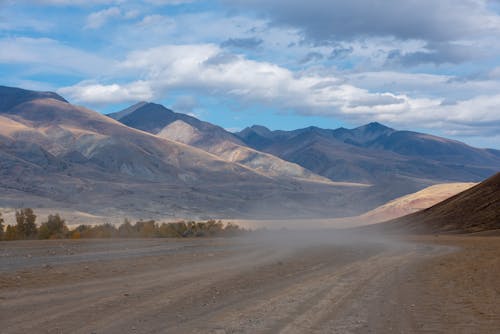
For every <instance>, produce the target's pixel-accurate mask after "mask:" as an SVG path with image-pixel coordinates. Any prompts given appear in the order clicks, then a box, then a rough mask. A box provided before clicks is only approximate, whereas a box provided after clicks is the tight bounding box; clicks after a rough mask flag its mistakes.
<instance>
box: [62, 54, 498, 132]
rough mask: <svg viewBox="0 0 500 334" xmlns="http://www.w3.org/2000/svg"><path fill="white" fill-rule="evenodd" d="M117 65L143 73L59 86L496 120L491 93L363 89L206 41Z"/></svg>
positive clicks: (124, 97) (375, 114) (114, 96)
mask: <svg viewBox="0 0 500 334" xmlns="http://www.w3.org/2000/svg"><path fill="white" fill-rule="evenodd" d="M214 59H218V61H214ZM119 68H120V71H122V72H123V73H127V74H128V75H130V76H135V75H139V74H145V77H144V79H143V80H142V81H133V82H131V83H129V84H125V85H119V84H109V85H104V84H96V83H90V84H89V83H85V82H83V83H80V84H78V85H76V86H72V87H66V88H64V89H62V90H61V91H60V92H61V93H64V94H68V95H69V96H70V97H71V98H73V99H76V100H77V101H80V102H84V103H94V104H95V103H101V104H105V103H116V102H124V101H134V100H144V99H146V100H148V99H151V97H153V96H164V95H165V94H167V92H169V91H172V90H189V91H192V92H197V94H200V95H216V96H218V97H219V98H222V97H225V98H227V99H236V100H238V101H243V102H245V103H256V104H260V105H267V106H270V107H276V106H279V107H280V108H281V109H288V110H294V111H295V112H297V113H300V114H304V115H320V116H330V117H337V118H343V119H346V120H349V121H351V122H352V121H356V120H359V121H360V122H365V121H373V120H378V121H381V122H388V123H390V124H398V125H414V124H419V126H421V127H429V128H433V127H440V128H443V129H447V130H449V131H452V130H454V131H458V130H459V129H464V128H466V126H465V125H466V124H470V125H471V126H469V127H467V131H469V133H470V132H471V129H474V128H475V129H476V130H477V131H481V126H490V125H491V124H494V123H495V122H499V121H500V114H499V113H498V112H497V106H498V105H499V104H500V95H498V94H491V95H485V96H481V97H473V98H470V99H467V100H462V101H457V102H456V103H454V104H452V105H449V104H446V103H443V101H444V99H443V98H439V97H434V98H426V97H412V96H411V95H408V94H405V93H393V92H390V91H380V90H379V91H371V90H368V89H365V88H360V87H358V86H356V85H354V84H353V83H349V82H346V80H345V78H341V77H337V76H335V75H332V74H318V73H316V74H315V73H307V72H305V73H300V74H299V73H294V72H292V71H290V70H289V69H286V68H284V67H281V66H278V65H276V64H272V63H269V62H262V61H260V62H259V61H255V60H250V59H247V58H245V57H244V56H242V55H234V54H227V53H226V52H225V51H224V50H223V49H222V48H220V47H219V46H216V45H213V44H201V45H164V46H161V47H155V48H150V49H147V50H140V51H135V52H132V53H130V54H129V55H128V56H127V57H126V59H125V60H124V61H123V62H121V63H120V65H119ZM436 120H439V121H436ZM473 124H475V125H473ZM488 124H489V125H488Z"/></svg>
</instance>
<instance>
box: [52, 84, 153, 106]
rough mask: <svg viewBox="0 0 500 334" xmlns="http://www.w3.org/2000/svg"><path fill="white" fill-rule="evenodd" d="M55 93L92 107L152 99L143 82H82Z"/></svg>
mask: <svg viewBox="0 0 500 334" xmlns="http://www.w3.org/2000/svg"><path fill="white" fill-rule="evenodd" d="M57 92H58V93H60V94H62V95H64V96H66V97H67V98H68V99H69V100H71V101H74V102H76V103H81V102H84V103H89V104H93V105H101V104H109V103H120V102H136V101H144V100H151V99H152V98H153V92H152V90H151V88H150V86H149V83H148V82H144V81H135V82H131V83H128V84H125V85H119V84H110V85H101V84H98V83H92V82H85V81H84V82H81V83H79V84H78V85H75V86H72V87H66V88H61V89H59V90H58V91H57Z"/></svg>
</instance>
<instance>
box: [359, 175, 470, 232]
mask: <svg viewBox="0 0 500 334" xmlns="http://www.w3.org/2000/svg"><path fill="white" fill-rule="evenodd" d="M475 185H476V183H442V184H436V185H433V186H430V187H427V188H425V189H422V190H420V191H417V192H416V193H413V194H409V195H406V196H402V197H399V198H396V199H394V200H392V201H390V202H388V203H386V204H384V205H381V206H379V207H377V208H375V209H373V210H370V211H368V212H367V213H364V214H362V215H361V216H359V219H360V220H362V221H364V222H367V223H377V222H382V221H386V220H389V219H394V218H398V217H402V216H406V215H408V214H411V213H414V212H417V211H420V210H424V209H427V208H429V207H431V206H433V205H435V204H437V203H439V202H442V201H444V200H445V199H448V198H450V197H452V196H454V195H456V194H458V193H460V192H462V191H464V190H467V189H469V188H471V187H473V186H475Z"/></svg>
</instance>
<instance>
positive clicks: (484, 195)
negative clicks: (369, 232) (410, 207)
mask: <svg viewBox="0 0 500 334" xmlns="http://www.w3.org/2000/svg"><path fill="white" fill-rule="evenodd" d="M378 227H383V228H384V229H389V230H398V231H399V230H405V231H409V232H416V233H439V232H444V233H473V232H482V231H489V230H496V229H500V173H497V174H495V175H494V176H492V177H491V178H489V179H487V180H486V181H484V182H482V183H480V184H478V185H477V186H474V187H472V188H470V189H468V190H466V191H464V192H461V193H459V194H457V195H455V196H453V197H450V198H449V199H447V200H445V201H443V202H441V203H438V204H436V205H434V206H432V207H430V208H428V209H425V210H422V211H419V212H416V213H413V214H410V215H407V216H404V217H401V218H398V219H394V220H391V221H389V222H386V223H381V224H379V225H378Z"/></svg>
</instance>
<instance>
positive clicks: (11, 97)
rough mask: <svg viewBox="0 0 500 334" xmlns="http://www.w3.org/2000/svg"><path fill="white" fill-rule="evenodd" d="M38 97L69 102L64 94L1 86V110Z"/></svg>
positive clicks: (6, 109)
mask: <svg viewBox="0 0 500 334" xmlns="http://www.w3.org/2000/svg"><path fill="white" fill-rule="evenodd" d="M37 99H54V100H58V101H61V102H66V103H68V101H66V100H65V99H64V98H63V97H62V96H60V95H59V94H57V93H54V92H38V91H33V90H26V89H21V88H15V87H7V86H0V112H5V111H8V110H9V109H11V108H13V107H15V106H16V105H18V104H21V103H24V102H29V101H32V100H37Z"/></svg>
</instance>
